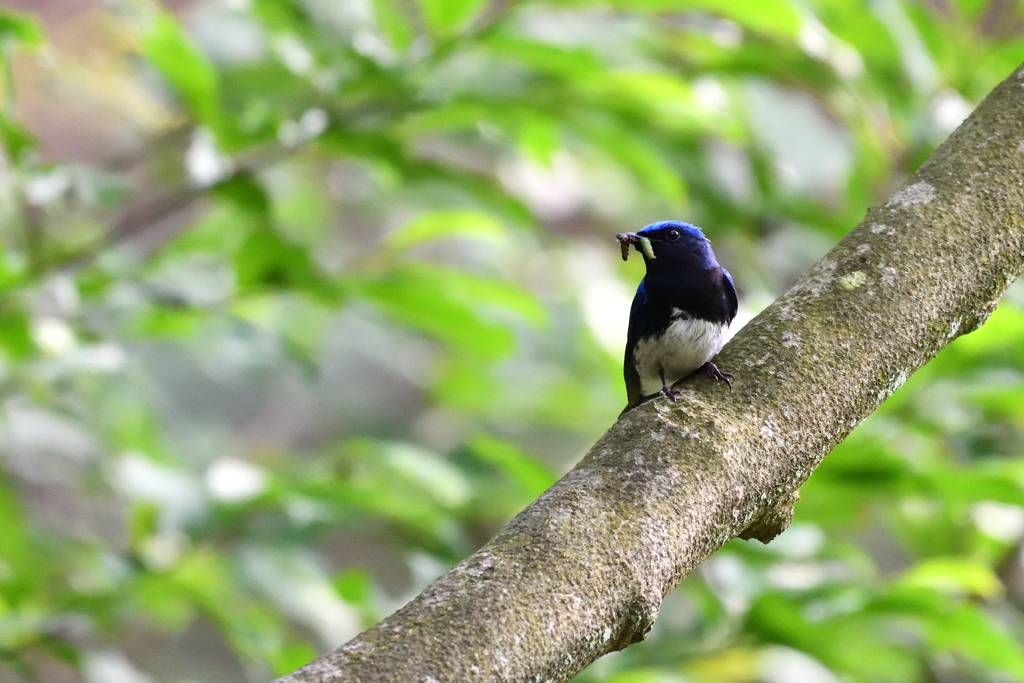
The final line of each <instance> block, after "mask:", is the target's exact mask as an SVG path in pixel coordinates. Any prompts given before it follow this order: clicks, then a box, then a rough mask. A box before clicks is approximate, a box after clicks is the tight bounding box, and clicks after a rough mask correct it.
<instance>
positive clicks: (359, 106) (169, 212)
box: [0, 0, 1024, 683]
mask: <svg viewBox="0 0 1024 683" xmlns="http://www.w3.org/2000/svg"><path fill="white" fill-rule="evenodd" d="M56 5H57V6H59V5H60V3H56ZM93 11H94V12H96V13H98V14H97V15H96V16H99V19H97V20H96V21H98V22H99V23H100V24H101V25H102V26H103V27H104V31H106V32H107V33H105V34H103V35H104V36H105V37H96V38H95V39H94V40H95V41H96V42H97V43H100V42H102V41H107V42H108V43H110V44H113V45H115V46H116V48H115V52H116V53H117V55H118V57H119V59H120V60H121V61H120V62H118V63H119V64H121V66H120V67H119V68H120V69H122V71H119V72H117V73H116V74H112V72H101V73H100V75H99V77H98V78H94V79H93V80H88V79H86V78H84V77H82V74H83V73H94V72H95V71H96V69H100V68H102V65H101V66H100V67H97V66H96V64H92V66H89V67H88V68H85V70H84V71H83V67H82V64H80V63H78V62H80V61H81V60H80V59H79V58H78V57H75V56H73V53H72V52H68V48H63V47H62V46H61V45H62V44H61V43H59V41H57V40H56V38H55V39H54V41H53V42H52V43H51V41H50V40H49V38H48V37H47V33H48V32H47V30H46V29H45V27H44V26H43V25H42V23H41V22H40V20H39V18H38V17H36V16H33V15H30V14H20V13H16V12H14V11H10V10H2V11H0V54H2V56H3V59H4V63H5V69H4V70H3V72H2V73H0V89H2V97H3V110H2V112H0V140H2V143H3V149H4V151H5V155H4V158H3V161H2V163H0V215H2V223H0V224H2V235H0V238H2V239H0V248H2V252H0V292H2V298H0V383H2V387H3V395H2V399H3V406H2V408H3V412H2V417H0V453H2V456H3V459H2V460H0V462H2V465H3V466H2V468H0V520H2V522H0V681H8V680H11V681H15V680H44V681H80V680H84V681H89V683H98V682H100V681H102V682H103V683H120V682H124V683H133V682H139V681H164V680H166V681H184V680H188V681H225V680H240V681H241V680H252V681H257V680H265V679H266V678H268V677H270V676H273V675H279V674H283V673H286V672H288V671H290V670H292V669H294V668H296V667H298V666H300V665H302V664H304V663H306V662H307V661H309V660H311V659H312V658H313V657H314V656H316V654H317V653H318V652H323V651H325V650H327V649H329V648H330V647H333V646H336V645H338V644H340V642H342V641H344V640H346V639H347V638H349V637H351V636H352V635H354V634H355V633H357V632H358V631H359V630H360V629H362V628H365V627H367V626H369V625H371V624H372V623H374V622H375V621H376V620H378V619H380V618H382V617H383V616H385V615H386V614H387V613H389V612H390V611H391V610H393V609H395V608H397V607H398V606H400V605H401V604H402V603H403V602H404V601H405V600H407V599H409V598H410V597H411V596H412V595H414V594H415V593H416V592H418V591H419V590H420V589H421V588H422V587H423V586H425V585H426V583H428V582H429V581H430V580H432V578H434V577H435V576H437V575H438V574H440V573H441V572H442V571H444V570H445V568H447V567H448V566H450V565H451V564H452V563H454V562H456V561H458V560H459V559H460V558H462V557H463V556H465V555H466V554H467V553H469V552H471V551H472V550H473V549H474V548H475V547H477V546H479V545H480V544H481V543H482V542H484V541H485V540H486V539H487V538H488V537H489V536H490V535H491V534H493V533H494V532H495V531H496V530H497V529H498V528H499V527H500V525H501V524H503V523H504V522H505V521H507V520H508V519H509V518H510V517H511V516H512V515H513V514H515V513H516V512H517V511H518V510H519V509H521V507H522V506H524V505H525V504H526V503H528V502H529V501H530V500H532V499H533V498H535V497H536V496H537V495H539V493H541V492H542V491H543V490H544V489H545V488H546V487H547V486H549V485H550V484H551V482H553V481H554V480H555V478H556V476H557V473H558V472H561V471H564V470H565V469H567V468H568V467H570V466H571V464H572V462H573V460H574V459H575V458H577V457H578V456H579V455H581V454H582V453H583V452H584V451H585V449H586V448H587V447H588V445H589V444H590V443H592V442H593V440H594V439H595V438H596V437H597V436H599V434H600V433H601V432H602V430H603V429H605V428H606V427H607V426H608V425H609V424H611V422H612V421H613V420H614V419H615V416H616V414H617V412H618V410H619V409H620V408H621V406H622V404H623V403H624V400H625V398H624V391H623V389H622V386H621V378H620V362H621V360H620V358H621V355H620V354H621V344H622V342H623V341H624V337H625V316H626V315H627V311H628V302H629V298H630V288H631V287H632V286H633V285H634V284H635V282H636V281H637V280H638V279H639V277H640V275H641V272H640V270H639V269H640V268H641V266H640V265H639V264H638V263H637V260H636V259H633V260H631V261H630V262H629V263H626V264H622V263H620V262H619V261H618V257H617V249H616V245H615V243H614V240H613V239H612V236H613V235H614V234H615V233H616V232H619V231H621V230H623V229H630V228H636V227H638V226H641V225H643V224H645V223H648V222H651V221H653V220H657V219H662V218H668V217H673V218H683V219H687V220H690V221H691V222H694V223H697V224H699V225H702V226H704V227H705V229H706V231H707V233H708V234H709V236H710V237H711V238H712V240H713V241H714V242H715V245H716V248H717V250H718V252H719V256H720V260H722V261H723V263H725V264H726V265H727V266H728V267H729V268H730V269H731V270H732V272H733V273H734V275H735V277H736V280H737V284H738V287H739V289H740V293H741V298H742V310H743V312H744V314H745V315H747V316H749V315H752V314H754V313H756V311H757V310H758V309H759V308H761V307H763V306H764V305H765V304H766V303H767V302H769V301H770V300H771V299H772V298H773V297H774V296H776V295H778V294H779V293H780V292H781V291H782V290H783V289H784V288H785V287H786V286H788V284H789V283H790V282H792V280H793V279H794V278H795V277H796V276H797V275H798V274H799V273H800V272H801V271H802V270H803V269H804V268H806V267H807V266H808V265H810V263H812V262H813V261H814V260H815V259H816V258H817V257H819V256H820V255H821V254H822V253H824V251H825V250H826V249H827V248H828V247H829V246H830V245H831V244H832V243H834V242H835V241H836V240H837V239H838V238H839V237H840V236H841V235H842V234H843V233H844V232H845V231H846V230H848V229H850V228H851V227H852V226H853V225H855V224H856V222H857V221H858V220H859V218H860V217H861V216H862V215H863V213H864V211H865V209H866V208H867V207H868V206H869V205H871V204H872V203H875V202H878V201H880V200H881V199H883V198H884V197H885V196H887V194H888V193H889V192H890V191H891V190H892V189H894V188H895V187H896V186H898V184H899V183H900V182H902V179H903V178H904V177H905V176H906V175H907V174H908V173H910V172H912V171H913V170H914V169H915V168H916V167H917V165H919V164H920V163H921V162H922V161H923V160H924V159H925V158H926V157H927V155H928V154H929V153H930V152H931V151H932V150H933V149H934V148H935V146H936V145H937V144H938V143H939V142H941V141H942V139H944V137H945V136H946V135H948V133H949V132H950V131H951V130H952V129H953V128H955V126H956V125H958V123H959V122H960V121H961V120H962V119H963V118H964V117H965V116H966V115H967V113H968V112H969V111H970V109H971V108H972V107H973V106H974V105H975V104H976V103H977V102H979V101H980V100H981V98H983V97H984V96H985V95H986V94H987V92H988V91H989V90H990V89H991V88H992V87H993V86H994V85H995V84H996V83H998V82H999V81H1000V80H1001V79H1002V78H1004V77H1005V76H1006V75H1007V74H1009V73H1010V72H1011V71H1012V70H1013V69H1014V68H1016V67H1017V66H1018V65H1019V64H1020V63H1021V62H1022V61H1024V12H1022V9H1021V6H1020V3H1016V2H1003V1H1001V0H956V1H954V0H929V1H926V0H919V1H916V2H915V1H911V0H877V1H876V2H857V1H855V0H804V1H801V2H798V1H797V0H771V1H769V0H756V1H755V0H660V1H659V0H605V1H603V2H598V1H592V0H571V1H570V0H562V1H560V0H538V1H536V2H522V3H512V2H504V1H502V0H420V1H419V2H413V1H409V2H404V1H399V0H372V1H362V2H356V1H352V2H342V3H329V2H319V1H317V0H250V1H245V2H239V1H230V0H208V1H203V2H196V3H194V4H193V5H192V6H190V8H189V9H188V10H187V11H182V12H181V13H178V14H176V13H174V12H172V11H171V10H170V9H168V8H165V7H161V6H158V5H157V4H155V3H153V2H148V1H145V0H144V1H140V2H139V1H128V0H123V1H122V0H114V1H112V2H109V3H106V6H105V9H95V10H93ZM62 50H63V51H64V52H62ZM89 69H93V71H92V72H90V71H89ZM47 70H49V71H47ZM39 73H49V74H50V75H51V76H53V75H54V74H56V76H58V77H59V76H60V75H61V74H69V75H67V76H66V78H67V82H74V87H70V86H69V87H68V88H67V90H66V92H65V93H64V96H65V97H70V98H72V99H73V98H75V97H78V96H79V95H76V94H75V93H81V92H86V91H88V92H89V93H91V94H87V95H85V96H84V97H86V99H88V97H92V98H94V99H93V100H92V101H94V102H102V103H103V105H104V106H106V105H107V104H109V102H110V101H111V100H117V101H122V99H123V100H124V101H130V102H132V103H134V104H133V105H132V106H136V107H137V109H135V110H133V111H138V112H152V111H155V112H157V114H153V115H152V116H151V117H150V118H149V119H146V121H149V122H148V123H143V122H141V121H142V117H141V114H140V115H139V117H140V118H138V120H132V121H131V122H130V123H129V124H125V125H124V128H125V130H124V131H122V132H121V133H119V135H121V136H122V137H123V138H124V139H130V140H132V142H131V144H127V143H126V146H127V148H128V149H129V150H130V151H129V152H128V153H127V158H120V157H116V155H112V154H110V155H105V154H102V153H100V154H93V155H92V156H91V157H88V158H86V159H85V160H83V159H82V158H81V156H80V155H79V156H75V155H71V154H64V155H62V154H61V149H60V147H59V145H57V144H56V143H54V142H53V139H54V132H53V130H52V129H47V124H46V120H45V117H39V116H34V115H32V112H33V111H38V110H33V109H32V108H31V106H32V105H31V103H32V99H33V97H34V96H37V95H38V94H39V93H38V92H37V91H38V90H39V88H40V86H39V83H38V81H39V79H38V78H33V77H31V74H37V75H38V74H39ZM26 74H28V75H26ZM83 81H84V82H85V85H83V84H82V82H83ZM65 85H67V83H65ZM76 88H77V89H76ZM58 90H59V88H58ZM69 92H70V93H71V95H68V94H67V93H69ZM124 93H127V95H126V94H124ZM118 98H121V99H118ZM140 102H141V103H142V104H139V103H140ZM51 113H52V112H51ZM57 117H58V118H57V120H58V122H59V128H60V129H61V130H65V129H69V130H70V129H75V128H78V127H81V128H84V129H86V133H85V134H88V133H89V129H88V126H89V125H90V124H89V121H88V120H84V119H82V118H79V120H76V119H75V117H74V115H73V114H72V113H70V110H69V113H68V114H66V115H65V116H64V117H63V118H61V117H60V115H59V114H58V115H57ZM65 132H66V131H65ZM118 139H120V138H118ZM1022 304H1024V296H1022V294H1021V292H1020V291H1019V289H1017V290H1011V294H1010V295H1009V296H1008V300H1007V301H1006V302H1004V304H1003V305H1002V306H1001V307H1000V308H999V310H997V311H996V313H995V314H994V315H993V316H992V318H991V320H990V321H989V322H988V323H987V324H986V325H985V326H984V327H983V328H982V329H981V330H980V331H978V332H976V333H973V334H971V335H969V336H967V337H964V338H961V339H959V340H957V341H956V342H954V343H953V344H952V345H951V346H950V347H949V348H948V349H947V350H945V351H944V352H943V353H942V354H940V355H939V357H938V358H936V359H935V360H934V361H933V362H932V363H930V364H929V365H927V366H926V367H925V369H924V370H922V371H921V372H920V373H918V374H917V375H916V376H915V377H914V378H912V379H911V380H910V381H909V382H908V383H907V384H906V386H904V388H902V389H901V390H900V391H899V392H898V393H897V394H896V395H895V396H893V397H892V399H890V400H889V401H888V402H887V403H886V404H885V406H884V407H883V409H882V410H880V411H879V412H878V413H877V414H876V415H874V416H873V417H872V418H870V419H869V420H868V421H867V422H866V423H865V424H864V425H863V426H861V427H860V428H859V429H858V430H857V431H856V432H855V433H854V434H853V435H852V436H851V437H850V438H849V439H848V440H847V441H846V442H845V443H843V444H842V445H841V446H840V447H839V448H838V449H837V450H836V451H835V452H834V453H833V454H832V455H830V456H829V458H828V459H827V460H826V461H825V463H824V465H822V467H821V468H820V469H819V470H818V471H817V472H816V473H815V474H814V476H813V477H812V478H811V479H810V481H809V482H808V484H807V485H806V486H805V487H804V490H803V493H802V496H803V497H802V500H801V502H800V503H799V504H798V506H797V510H796V520H795V522H794V525H793V527H792V528H791V529H790V530H789V531H787V532H786V533H785V534H784V535H783V536H781V537H780V538H779V539H777V540H776V541H775V542H773V543H772V544H770V545H768V546H761V545H759V544H756V543H753V544H745V543H742V542H733V543H731V544H729V545H728V546H727V547H726V548H725V549H723V550H722V551H721V552H720V553H718V554H716V555H715V556H714V557H713V558H712V559H711V560H710V561H708V562H707V563H706V564H705V565H704V566H703V567H702V568H701V569H700V571H699V572H698V574H697V575H696V576H694V577H692V578H690V579H688V580H687V581H686V582H685V583H684V584H683V585H682V586H681V587H680V589H679V590H678V591H677V592H676V593H674V594H673V595H672V596H670V597H669V598H668V600H667V601H666V603H665V605H664V607H663V609H662V615H661V617H660V619H659V621H658V623H657V624H656V626H655V629H654V632H653V633H652V636H651V638H650V640H649V641H648V642H646V643H644V644H642V645H639V646H636V647H631V648H629V649H628V650H626V651H624V652H622V653H618V654H616V655H612V656H609V657H606V658H604V659H603V660H601V661H599V662H598V663H597V664H595V665H594V666H592V667H591V668H590V669H589V670H587V671H586V672H584V673H583V674H582V675H581V676H580V678H579V680H583V681H608V682H614V683H656V682H669V681H692V682H693V683H704V682H706V683H712V682H714V683H730V682H734V683H741V682H755V681H759V682H760V681H763V682H766V683H770V682H775V681H801V682H809V683H818V682H821V683H827V682H830V681H872V682H874V681H879V682H887V683H888V682H892V683H897V682H903V681H908V682H909V681H922V682H925V681H928V682H947V681H948V682H953V681H957V682H960V681H1012V680H1024V560H1022V558H1024V545H1022V538H1024V460H1021V458H1020V456H1021V455H1022V454H1024V453H1022V448H1024V446H1022V444H1024V439H1022V437H1024V382H1022V377H1024V309H1022Z"/></svg>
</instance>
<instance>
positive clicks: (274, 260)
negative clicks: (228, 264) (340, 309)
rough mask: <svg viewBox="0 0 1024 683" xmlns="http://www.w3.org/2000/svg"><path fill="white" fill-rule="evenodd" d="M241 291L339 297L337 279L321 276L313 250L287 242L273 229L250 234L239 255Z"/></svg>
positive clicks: (237, 268)
mask: <svg viewBox="0 0 1024 683" xmlns="http://www.w3.org/2000/svg"><path fill="white" fill-rule="evenodd" d="M235 277H236V279H237V282H238V288H239V291H240V292H242V293H245V292H247V291H260V290H263V289H277V290H289V289H294V290H300V291H304V292H306V293H309V294H312V295H313V296H314V297H316V298H317V299H320V300H322V301H327V302H334V301H337V290H336V288H335V287H334V285H333V283H331V282H330V281H329V280H327V279H326V278H324V277H323V276H321V274H320V272H319V269H318V268H317V266H316V264H314V263H313V259H312V257H311V256H310V253H309V250H308V249H306V248H304V247H301V246H299V245H297V244H293V243H290V242H286V241H285V240H284V238H282V237H281V236H280V235H278V234H276V233H274V232H272V231H270V230H260V231H257V232H254V233H252V234H251V235H249V236H248V237H247V238H246V239H245V241H244V242H243V243H242V246H241V247H240V248H239V249H238V254H237V255H236V256H235Z"/></svg>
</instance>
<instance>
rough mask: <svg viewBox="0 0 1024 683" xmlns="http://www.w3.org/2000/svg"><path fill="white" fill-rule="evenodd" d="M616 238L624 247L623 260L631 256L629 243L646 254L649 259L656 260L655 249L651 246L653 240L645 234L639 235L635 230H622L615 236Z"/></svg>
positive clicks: (645, 256)
mask: <svg viewBox="0 0 1024 683" xmlns="http://www.w3.org/2000/svg"><path fill="white" fill-rule="evenodd" d="M615 239H617V240H618V241H619V246H620V247H621V248H622V260H623V261H625V260H626V259H628V258H629V245H631V244H632V245H633V246H634V247H636V250H637V251H639V252H640V253H641V254H643V255H644V258H645V259H647V260H648V261H653V260H654V249H652V248H651V241H650V240H649V239H647V238H646V237H644V236H643V235H638V234H636V233H635V232H620V233H619V234H618V235H616V236H615Z"/></svg>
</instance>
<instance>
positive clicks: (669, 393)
mask: <svg viewBox="0 0 1024 683" xmlns="http://www.w3.org/2000/svg"><path fill="white" fill-rule="evenodd" d="M658 377H660V378H661V391H660V392H659V393H660V394H661V395H662V396H665V397H667V398H668V400H670V401H672V402H673V403H675V402H676V396H679V395H680V393H682V392H680V391H679V390H678V389H673V388H672V387H670V386H669V385H668V382H666V381H665V370H664V369H661V370H658Z"/></svg>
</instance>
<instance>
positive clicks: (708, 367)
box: [700, 361, 732, 389]
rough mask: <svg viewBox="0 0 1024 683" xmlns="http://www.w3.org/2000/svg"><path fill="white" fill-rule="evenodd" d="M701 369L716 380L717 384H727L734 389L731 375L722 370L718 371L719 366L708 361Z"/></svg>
mask: <svg viewBox="0 0 1024 683" xmlns="http://www.w3.org/2000/svg"><path fill="white" fill-rule="evenodd" d="M700 369H701V370H703V371H704V372H706V373H707V375H708V377H710V378H711V379H713V380H715V381H716V382H718V381H722V382H725V383H726V384H728V385H729V388H730V389H732V375H730V374H729V373H728V372H722V371H721V370H719V369H718V366H717V365H715V364H714V363H712V362H711V361H708V362H707V363H705V364H704V365H702V366H700Z"/></svg>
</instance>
